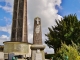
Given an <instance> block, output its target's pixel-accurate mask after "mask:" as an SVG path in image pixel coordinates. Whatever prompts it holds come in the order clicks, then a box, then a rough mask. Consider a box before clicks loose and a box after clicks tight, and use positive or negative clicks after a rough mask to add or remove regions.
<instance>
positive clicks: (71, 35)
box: [45, 14, 80, 51]
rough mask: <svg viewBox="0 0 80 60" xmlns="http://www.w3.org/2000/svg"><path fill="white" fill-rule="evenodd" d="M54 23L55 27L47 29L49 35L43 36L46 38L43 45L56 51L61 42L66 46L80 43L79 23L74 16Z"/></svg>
mask: <svg viewBox="0 0 80 60" xmlns="http://www.w3.org/2000/svg"><path fill="white" fill-rule="evenodd" d="M55 21H56V24H57V25H56V26H52V27H51V28H50V27H49V28H48V29H49V33H47V34H45V35H46V36H47V38H48V39H46V41H45V43H46V44H47V45H48V46H49V47H51V48H54V50H55V51H56V50H57V49H58V48H59V47H61V42H65V43H66V44H67V45H69V44H72V43H71V41H73V42H74V43H77V42H78V43H80V21H79V20H78V19H77V16H76V15H75V14H74V15H72V14H70V15H68V16H65V17H63V19H61V20H55Z"/></svg>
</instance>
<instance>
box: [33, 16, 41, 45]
mask: <svg viewBox="0 0 80 60" xmlns="http://www.w3.org/2000/svg"><path fill="white" fill-rule="evenodd" d="M33 44H42V31H41V19H40V18H39V17H36V18H35V19H34V32H33Z"/></svg>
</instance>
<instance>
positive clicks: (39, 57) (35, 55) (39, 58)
mask: <svg viewBox="0 0 80 60" xmlns="http://www.w3.org/2000/svg"><path fill="white" fill-rule="evenodd" d="M44 48H45V46H44V45H37V44H34V45H32V46H31V60H45V53H44Z"/></svg>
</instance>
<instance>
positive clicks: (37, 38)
mask: <svg viewBox="0 0 80 60" xmlns="http://www.w3.org/2000/svg"><path fill="white" fill-rule="evenodd" d="M27 23H28V22H27V0H14V7H13V18H12V30H11V40H10V41H5V42H4V60H11V59H12V58H13V57H21V59H18V60H26V59H27V57H31V60H45V54H44V48H45V46H44V45H42V31H41V19H40V18H39V17H36V18H35V19H34V29H33V30H34V31H33V44H30V43H28V28H27Z"/></svg>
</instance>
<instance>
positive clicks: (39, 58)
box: [31, 17, 45, 60]
mask: <svg viewBox="0 0 80 60" xmlns="http://www.w3.org/2000/svg"><path fill="white" fill-rule="evenodd" d="M44 48H45V46H44V45H42V32H41V19H40V18H39V17H36V18H35V19H34V32H33V45H32V46H31V52H32V53H31V60H45V54H44Z"/></svg>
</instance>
